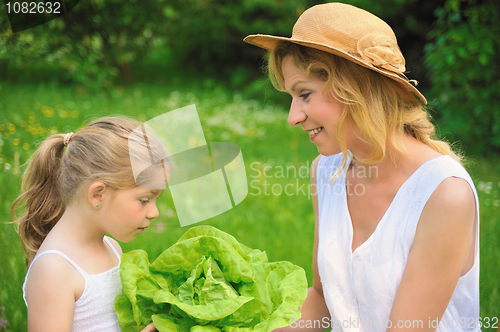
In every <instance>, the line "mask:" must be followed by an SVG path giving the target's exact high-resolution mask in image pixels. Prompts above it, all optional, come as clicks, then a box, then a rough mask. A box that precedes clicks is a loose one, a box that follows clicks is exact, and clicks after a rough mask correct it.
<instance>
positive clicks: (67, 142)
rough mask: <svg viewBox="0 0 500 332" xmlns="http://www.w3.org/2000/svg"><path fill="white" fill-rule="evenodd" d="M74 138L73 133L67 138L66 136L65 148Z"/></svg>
mask: <svg viewBox="0 0 500 332" xmlns="http://www.w3.org/2000/svg"><path fill="white" fill-rule="evenodd" d="M72 138H73V132H71V133H67V134H66V136H64V146H68V144H69V142H70V141H71V139H72Z"/></svg>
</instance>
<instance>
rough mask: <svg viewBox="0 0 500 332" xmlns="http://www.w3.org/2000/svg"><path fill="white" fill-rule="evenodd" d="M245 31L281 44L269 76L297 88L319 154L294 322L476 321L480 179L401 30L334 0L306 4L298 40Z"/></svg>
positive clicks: (451, 327) (295, 97)
mask: <svg viewBox="0 0 500 332" xmlns="http://www.w3.org/2000/svg"><path fill="white" fill-rule="evenodd" d="M245 41H246V42H248V43H250V44H253V45H256V46H259V47H263V48H265V49H268V50H269V51H270V52H269V60H268V69H269V75H270V78H271V80H272V81H273V83H274V85H275V86H276V87H277V88H278V89H279V90H281V91H285V92H287V93H289V94H290V95H291V96H292V104H291V106H290V114H289V118H288V121H289V123H290V124H291V125H293V126H298V125H300V126H302V128H303V129H304V130H305V131H307V132H308V133H309V138H310V140H311V141H312V142H313V143H314V144H316V145H317V147H318V151H319V153H320V156H318V157H317V158H316V160H315V161H314V163H313V165H312V168H311V182H312V187H313V188H318V190H317V192H316V193H315V195H314V197H313V206H314V213H315V218H316V228H315V241H314V254H313V272H314V282H313V287H312V288H310V289H309V293H308V297H307V299H306V301H305V303H304V304H303V306H302V308H301V312H302V317H301V319H300V320H299V321H291V326H290V327H288V328H284V329H283V331H294V330H296V329H295V328H304V329H308V330H315V331H323V330H325V329H326V328H327V327H328V328H329V327H331V328H332V330H333V331H386V330H393V329H394V330H395V329H398V330H399V329H405V330H407V331H411V330H418V331H479V330H480V324H479V320H480V319H479V211H478V207H479V205H478V201H477V194H476V190H475V188H474V184H473V182H472V180H471V178H470V176H469V175H468V174H467V172H466V171H465V169H464V168H463V167H462V165H461V160H462V157H461V156H460V155H458V154H456V153H455V152H453V151H452V149H451V148H450V146H449V144H448V143H446V142H443V141H439V140H436V139H435V138H434V127H433V125H432V124H431V122H430V121H429V120H428V115H427V113H426V111H425V109H424V107H423V105H422V103H424V104H425V103H427V101H426V99H425V97H424V96H423V95H422V94H421V93H420V92H419V91H418V90H417V89H416V88H415V86H414V85H413V84H412V83H416V82H415V81H410V80H408V79H407V78H406V76H405V75H404V72H405V70H406V68H405V60H404V58H403V55H402V54H401V52H400V50H399V48H398V46H397V40H396V36H395V35H394V32H393V31H392V29H391V28H390V27H389V26H388V25H387V24H386V23H385V22H384V21H382V20H381V19H379V18H378V17H376V16H374V15H372V14H370V13H368V12H366V11H364V10H362V9H359V8H356V7H354V6H351V5H347V4H341V3H328V4H323V5H318V6H314V7H312V8H310V9H308V10H306V11H305V12H304V13H303V14H302V15H301V16H300V18H299V19H298V21H297V23H296V24H295V26H294V28H293V33H292V37H291V38H285V37H275V36H267V35H251V36H248V37H246V38H245ZM330 325H331V326H330Z"/></svg>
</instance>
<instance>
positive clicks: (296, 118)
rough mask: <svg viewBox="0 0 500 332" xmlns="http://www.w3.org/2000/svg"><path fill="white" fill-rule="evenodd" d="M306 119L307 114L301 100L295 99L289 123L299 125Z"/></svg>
mask: <svg viewBox="0 0 500 332" xmlns="http://www.w3.org/2000/svg"><path fill="white" fill-rule="evenodd" d="M305 119H307V115H306V113H304V111H303V109H302V107H301V106H300V101H297V100H295V99H293V100H292V104H291V105H290V112H289V113H288V123H289V124H290V125H291V126H297V125H299V124H301V123H302V122H303V121H304V120H305Z"/></svg>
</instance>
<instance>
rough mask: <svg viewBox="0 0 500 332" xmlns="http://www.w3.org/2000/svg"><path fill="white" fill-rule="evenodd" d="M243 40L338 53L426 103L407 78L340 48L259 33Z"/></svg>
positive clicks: (259, 44)
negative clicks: (397, 83) (282, 42)
mask: <svg viewBox="0 0 500 332" xmlns="http://www.w3.org/2000/svg"><path fill="white" fill-rule="evenodd" d="M243 41H244V42H245V43H248V44H251V45H255V46H258V47H261V48H264V49H266V50H273V49H274V48H275V47H276V45H277V44H278V42H280V41H287V42H291V43H295V44H298V45H302V46H307V47H311V48H314V49H317V50H320V51H324V52H327V53H332V54H335V55H338V56H340V57H342V58H345V59H347V60H349V61H352V62H354V63H356V64H358V65H360V66H363V67H365V68H368V69H371V70H373V71H376V72H377V73H380V74H382V75H385V76H387V77H390V78H392V79H394V80H395V81H397V82H399V83H401V84H403V85H404V86H405V87H406V88H407V90H408V91H409V92H412V93H414V94H415V95H416V96H417V97H418V98H419V99H420V100H421V101H422V102H423V103H424V104H427V99H425V97H424V95H422V94H421V93H420V91H418V90H417V88H416V87H415V86H414V85H412V84H411V83H410V82H409V80H407V79H405V78H403V77H401V76H400V75H398V74H396V73H394V72H391V71H389V70H384V69H380V68H378V67H375V66H373V65H371V64H367V63H365V62H363V61H361V60H360V59H358V58H356V57H354V56H352V55H351V54H349V53H347V52H344V51H342V50H339V49H336V48H333V47H331V46H328V45H324V44H319V43H314V42H309V41H305V40H300V39H294V38H288V37H279V36H271V35H261V34H257V35H249V36H247V37H245V39H243Z"/></svg>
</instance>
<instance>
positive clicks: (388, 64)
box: [244, 2, 427, 103]
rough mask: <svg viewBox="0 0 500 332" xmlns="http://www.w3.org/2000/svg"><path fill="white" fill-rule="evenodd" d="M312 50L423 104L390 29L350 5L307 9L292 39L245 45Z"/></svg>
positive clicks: (260, 39) (250, 39) (258, 38)
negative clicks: (380, 78)
mask: <svg viewBox="0 0 500 332" xmlns="http://www.w3.org/2000/svg"><path fill="white" fill-rule="evenodd" d="M282 40H284V41H288V42H292V43H295V44H299V45H303V46H307V47H312V48H315V49H318V50H321V51H325V52H328V53H332V54H335V55H338V56H341V57H343V58H345V59H347V60H350V61H352V62H354V63H357V64H359V65H361V66H363V67H366V68H369V69H371V70H374V71H376V72H377V73H380V74H382V75H385V76H387V77H389V78H392V79H393V80H395V81H397V82H399V83H401V84H403V85H404V86H405V87H406V88H407V89H408V91H410V92H412V93H414V94H415V95H417V96H418V97H419V98H420V100H422V102H424V103H427V100H426V99H425V97H424V96H423V95H422V94H421V93H420V91H418V90H417V88H415V86H414V85H413V84H412V83H414V84H415V85H416V84H417V81H415V80H409V79H408V78H407V77H406V76H405V75H404V72H405V71H406V67H405V59H404V57H403V54H401V51H400V49H399V47H398V42H397V39H396V35H395V34H394V31H392V29H391V27H390V26H389V25H388V24H387V23H385V22H384V21H383V20H381V19H380V18H378V17H377V16H375V15H373V14H371V13H369V12H367V11H365V10H363V9H360V8H357V7H354V6H352V5H348V4H344V3H337V2H334V3H326V4H321V5H316V6H313V7H311V8H309V9H307V10H306V11H305V12H304V13H303V14H302V15H301V16H300V17H299V19H298V20H297V22H296V23H295V25H294V27H293V31H292V37H291V38H287V37H277V36H270V35H260V34H257V35H249V36H247V37H246V38H245V39H244V41H245V42H247V43H249V44H252V45H256V46H259V47H262V48H265V49H267V50H272V49H274V47H275V46H276V44H277V43H278V42H279V41H282Z"/></svg>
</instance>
